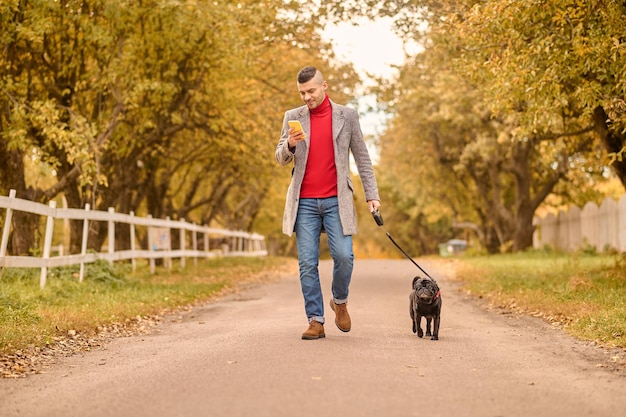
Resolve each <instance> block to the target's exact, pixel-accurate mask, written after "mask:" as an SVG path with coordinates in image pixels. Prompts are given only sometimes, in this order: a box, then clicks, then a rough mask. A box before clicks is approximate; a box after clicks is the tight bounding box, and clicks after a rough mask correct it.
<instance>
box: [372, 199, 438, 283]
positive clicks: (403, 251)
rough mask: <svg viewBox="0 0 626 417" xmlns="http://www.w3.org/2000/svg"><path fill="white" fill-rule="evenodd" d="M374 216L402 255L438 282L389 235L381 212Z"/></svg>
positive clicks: (376, 211) (375, 213) (374, 212)
mask: <svg viewBox="0 0 626 417" xmlns="http://www.w3.org/2000/svg"><path fill="white" fill-rule="evenodd" d="M372 216H373V217H374V221H375V222H376V224H377V225H378V226H379V227H382V229H383V230H384V232H385V234H386V235H387V237H388V238H389V240H391V243H393V244H394V245H395V246H396V248H398V249H399V250H400V252H402V253H403V254H404V256H406V257H407V258H409V260H410V261H411V262H413V265H415V266H416V267H418V268H419V270H420V271H422V272H423V273H424V274H426V276H427V277H428V278H430V279H431V280H432V281H434V282H435V283H436V282H437V281H435V279H434V278H433V277H431V276H430V275H428V272H426V271H424V269H423V268H422V267H421V266H419V265H418V264H417V262H415V261H414V260H413V258H411V257H410V256H409V254H408V253H406V251H405V250H404V249H402V248H401V247H400V245H398V243H397V242H396V241H395V240H394V239H393V238H392V237H391V235H390V234H389V232H388V231H387V230H386V229H385V228H384V226H383V225H384V224H385V222H384V221H383V215H382V214H380V211H379V210H374V211H373V212H372Z"/></svg>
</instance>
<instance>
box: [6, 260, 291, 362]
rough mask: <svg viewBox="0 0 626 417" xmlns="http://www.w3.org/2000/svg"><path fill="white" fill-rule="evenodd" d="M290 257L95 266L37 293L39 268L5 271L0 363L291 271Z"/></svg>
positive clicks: (73, 271)
mask: <svg viewBox="0 0 626 417" xmlns="http://www.w3.org/2000/svg"><path fill="white" fill-rule="evenodd" d="M296 268H297V263H296V261H295V260H294V259H291V258H280V257H260V258H251V257H250V258H249V257H242V258H212V259H208V260H200V261H198V264H197V265H194V264H193V262H190V261H187V267H186V268H180V265H178V264H177V262H174V263H173V267H172V269H171V270H170V269H165V268H162V267H161V268H157V270H156V273H155V274H151V273H150V272H149V268H148V266H147V265H145V266H140V267H138V268H137V269H136V270H135V271H132V270H131V268H130V265H128V264H120V263H118V264H114V265H110V264H109V263H107V262H96V263H94V264H88V265H85V278H84V280H83V282H78V266H76V267H66V268H55V269H52V270H50V271H49V274H48V281H47V284H46V286H45V287H44V288H43V289H40V288H39V270H38V269H37V270H27V269H9V268H7V269H4V270H2V274H1V275H0V357H1V356H6V355H12V354H14V353H16V352H19V351H21V350H23V349H31V350H32V349H33V348H38V347H45V346H48V345H50V344H52V343H53V342H54V341H55V340H58V337H60V336H67V334H68V332H69V333H70V334H76V333H80V334H82V335H91V334H96V333H98V332H99V331H100V330H101V329H102V328H106V327H108V326H111V325H121V326H123V325H124V323H128V322H129V321H131V320H136V319H137V318H139V319H141V317H145V316H150V315H158V314H162V313H163V312H165V311H167V310H174V309H177V308H179V307H181V306H185V305H190V304H194V303H198V302H202V301H207V300H209V299H211V298H212V297H215V296H216V295H218V294H223V293H224V292H226V291H230V290H233V289H235V288H237V287H239V286H242V285H246V284H250V283H252V282H260V281H267V280H271V279H272V278H274V277H279V276H283V275H285V274H293V273H297V269H296Z"/></svg>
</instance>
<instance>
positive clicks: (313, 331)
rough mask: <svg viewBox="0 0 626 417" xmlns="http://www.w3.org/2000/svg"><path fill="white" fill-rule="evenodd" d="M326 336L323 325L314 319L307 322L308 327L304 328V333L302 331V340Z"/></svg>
mask: <svg viewBox="0 0 626 417" xmlns="http://www.w3.org/2000/svg"><path fill="white" fill-rule="evenodd" d="M323 337H326V335H325V334H324V325H323V324H322V323H318V322H316V321H315V320H311V322H310V323H309V328H308V329H306V331H305V332H304V333H302V339H303V340H315V339H321V338H323Z"/></svg>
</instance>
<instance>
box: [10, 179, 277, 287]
mask: <svg viewBox="0 0 626 417" xmlns="http://www.w3.org/2000/svg"><path fill="white" fill-rule="evenodd" d="M0 208H4V209H6V213H5V216H4V225H3V229H2V240H1V241H0V268H2V267H12V268H41V275H40V280H39V284H40V286H41V287H42V288H43V287H44V286H45V285H46V278H47V272H48V268H51V267H58V266H68V265H77V264H80V275H79V280H80V281H82V280H83V275H84V266H85V264H86V263H90V262H95V261H97V260H99V259H104V260H107V261H109V262H114V261H120V260H128V259H130V260H131V262H132V265H133V269H134V268H135V261H136V260H137V259H149V260H150V270H151V271H152V272H154V269H155V268H154V265H155V259H164V261H165V262H164V263H165V264H166V265H170V266H171V259H172V258H180V262H181V266H183V267H184V266H185V259H186V258H193V259H194V262H197V259H198V258H208V257H211V256H266V255H267V249H266V247H265V237H264V236H262V235H259V234H256V233H247V232H242V231H232V230H225V229H218V228H211V227H206V226H199V225H196V224H194V223H187V222H185V220H184V219H181V220H169V219H165V220H162V219H154V218H152V217H137V216H135V215H134V214H133V213H132V212H131V213H130V214H122V213H115V210H114V209H113V208H109V211H96V210H90V207H89V205H86V207H85V209H84V210H83V209H71V208H57V207H56V202H55V201H51V202H50V204H49V205H48V206H46V205H45V204H40V203H35V202H32V201H29V200H23V199H19V198H15V190H11V192H10V193H9V196H8V197H5V196H0ZM13 211H21V212H27V213H32V214H37V215H40V216H45V218H46V231H45V235H44V241H43V248H42V251H41V253H42V255H41V257H37V256H10V255H7V246H8V242H9V233H10V230H11V219H12V216H13ZM57 219H61V220H64V221H67V220H82V221H83V234H82V241H81V253H80V254H75V255H63V251H62V250H61V251H59V252H60V253H59V254H58V256H52V249H53V246H52V238H53V234H54V223H55V220H57ZM90 221H91V222H93V221H102V222H107V225H108V226H107V227H108V237H107V244H108V245H107V246H108V247H107V249H108V250H107V251H106V252H102V253H100V252H98V253H92V252H90V253H87V237H88V231H89V222H90ZM116 223H126V224H129V225H130V246H131V248H130V249H129V250H122V251H115V225H116ZM138 226H139V227H145V228H146V230H147V237H148V239H147V240H148V247H147V248H141V247H138V246H137V243H136V236H135V231H136V230H135V229H136V227H138ZM173 230H178V231H179V233H180V239H179V240H180V247H179V248H178V249H172V247H171V233H172V231H173ZM188 234H190V235H191V245H190V246H189V247H188V245H187V242H188V239H187V235H188ZM198 236H201V237H202V238H203V245H202V246H203V249H202V250H198ZM209 238H211V239H218V242H220V243H221V245H220V248H219V250H218V251H215V250H213V251H212V250H210V245H209ZM0 283H1V282H0Z"/></svg>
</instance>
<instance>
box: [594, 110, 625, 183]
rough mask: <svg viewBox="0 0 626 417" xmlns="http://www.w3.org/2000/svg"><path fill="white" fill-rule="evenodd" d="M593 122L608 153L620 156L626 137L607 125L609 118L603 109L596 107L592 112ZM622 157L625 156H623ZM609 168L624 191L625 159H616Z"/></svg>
mask: <svg viewBox="0 0 626 417" xmlns="http://www.w3.org/2000/svg"><path fill="white" fill-rule="evenodd" d="M593 121H594V126H595V130H596V132H597V133H598V135H599V136H600V141H601V142H602V143H603V144H604V147H605V148H606V150H607V151H608V152H609V153H614V154H618V155H619V154H620V153H622V151H623V149H624V145H625V142H626V136H625V135H624V134H623V133H620V132H619V131H618V130H617V129H614V128H611V126H610V125H609V123H608V121H609V116H608V115H607V114H606V112H605V111H604V108H602V107H601V106H598V107H596V108H595V109H594V111H593ZM622 156H626V155H623V154H622ZM611 168H613V171H614V172H615V175H617V177H618V178H619V180H620V181H621V183H622V186H623V187H624V188H625V189H626V158H624V157H622V158H616V159H615V160H614V161H613V163H611Z"/></svg>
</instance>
